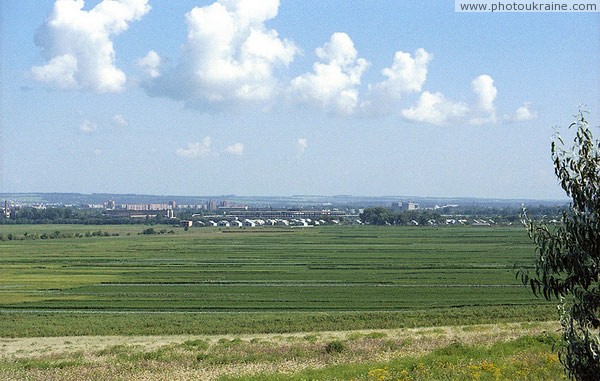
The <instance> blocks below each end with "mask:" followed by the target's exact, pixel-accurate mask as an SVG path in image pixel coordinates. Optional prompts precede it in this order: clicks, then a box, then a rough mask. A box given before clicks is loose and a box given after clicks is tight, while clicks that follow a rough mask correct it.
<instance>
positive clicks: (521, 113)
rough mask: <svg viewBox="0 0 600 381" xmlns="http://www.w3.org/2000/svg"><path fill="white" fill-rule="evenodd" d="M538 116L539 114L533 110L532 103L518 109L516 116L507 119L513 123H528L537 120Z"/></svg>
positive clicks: (526, 103)
mask: <svg viewBox="0 0 600 381" xmlns="http://www.w3.org/2000/svg"><path fill="white" fill-rule="evenodd" d="M537 116H538V115H537V112H535V111H533V110H531V103H529V102H525V103H524V104H523V106H521V107H519V108H517V110H516V111H515V114H514V115H512V116H508V117H506V118H505V119H507V120H508V121H511V122H526V121H528V120H534V119H537Z"/></svg>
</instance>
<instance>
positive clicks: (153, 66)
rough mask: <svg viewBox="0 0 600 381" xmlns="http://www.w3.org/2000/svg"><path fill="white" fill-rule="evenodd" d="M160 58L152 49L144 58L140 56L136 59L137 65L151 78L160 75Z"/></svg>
mask: <svg viewBox="0 0 600 381" xmlns="http://www.w3.org/2000/svg"><path fill="white" fill-rule="evenodd" d="M161 61H162V60H161V58H160V56H159V55H158V53H156V52H155V51H154V50H150V51H149V52H148V54H146V56H145V57H144V58H140V59H139V60H138V61H137V65H138V66H139V67H140V68H141V69H142V70H144V72H145V73H146V74H148V75H149V76H150V77H151V78H156V77H159V76H160V70H159V68H160V64H161Z"/></svg>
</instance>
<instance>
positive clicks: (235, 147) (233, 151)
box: [225, 143, 244, 156]
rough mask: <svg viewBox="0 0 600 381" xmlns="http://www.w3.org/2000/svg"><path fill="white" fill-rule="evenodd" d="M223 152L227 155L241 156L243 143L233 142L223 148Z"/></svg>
mask: <svg viewBox="0 0 600 381" xmlns="http://www.w3.org/2000/svg"><path fill="white" fill-rule="evenodd" d="M225 153H227V154H229V155H235V156H242V155H243V154H244V144H243V143H234V144H232V145H230V146H228V147H227V148H225Z"/></svg>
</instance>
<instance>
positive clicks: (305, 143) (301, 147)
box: [297, 138, 308, 157]
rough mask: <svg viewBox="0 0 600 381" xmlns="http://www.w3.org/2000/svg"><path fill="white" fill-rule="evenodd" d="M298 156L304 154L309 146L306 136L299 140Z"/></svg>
mask: <svg viewBox="0 0 600 381" xmlns="http://www.w3.org/2000/svg"><path fill="white" fill-rule="evenodd" d="M297 148H298V157H300V156H302V155H304V151H306V149H307V148H308V140H307V139H306V138H300V139H298V142H297Z"/></svg>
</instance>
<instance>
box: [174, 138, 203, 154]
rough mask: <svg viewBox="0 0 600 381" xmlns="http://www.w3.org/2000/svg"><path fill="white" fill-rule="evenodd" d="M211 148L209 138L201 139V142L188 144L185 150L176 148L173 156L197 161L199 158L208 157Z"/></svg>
mask: <svg viewBox="0 0 600 381" xmlns="http://www.w3.org/2000/svg"><path fill="white" fill-rule="evenodd" d="M211 146H212V139H211V138H210V136H207V137H205V138H204V139H202V142H196V143H188V144H187V147H185V148H177V150H176V151H175V154H177V156H179V157H183V158H187V159H197V158H199V157H205V156H208V155H210V153H211Z"/></svg>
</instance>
